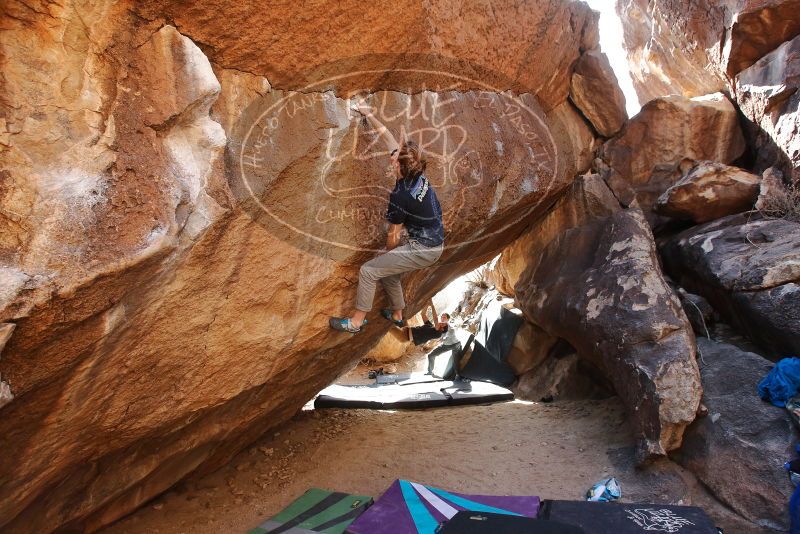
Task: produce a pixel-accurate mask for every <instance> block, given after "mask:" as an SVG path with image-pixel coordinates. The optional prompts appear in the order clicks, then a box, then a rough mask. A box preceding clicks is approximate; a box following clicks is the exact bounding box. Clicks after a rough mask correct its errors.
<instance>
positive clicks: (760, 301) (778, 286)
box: [660, 213, 800, 358]
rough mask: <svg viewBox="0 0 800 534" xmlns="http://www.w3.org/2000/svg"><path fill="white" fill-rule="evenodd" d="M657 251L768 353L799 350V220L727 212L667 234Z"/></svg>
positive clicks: (683, 280)
mask: <svg viewBox="0 0 800 534" xmlns="http://www.w3.org/2000/svg"><path fill="white" fill-rule="evenodd" d="M660 251H661V255H662V258H663V263H664V267H665V269H666V270H667V272H668V273H669V274H670V276H672V277H673V278H674V279H675V280H676V281H678V282H679V283H680V285H682V286H684V287H686V288H688V289H689V290H691V291H694V292H695V293H698V294H700V295H703V296H704V297H706V298H707V299H708V300H709V301H710V302H711V304H712V305H713V306H714V308H715V309H716V310H717V311H719V313H720V314H722V315H723V316H724V317H726V318H727V320H728V321H730V322H731V323H733V324H734V325H735V326H737V327H738V328H740V329H741V330H742V331H743V332H745V333H747V335H748V336H749V337H750V338H751V339H753V340H754V341H756V342H758V343H759V344H760V345H761V346H762V347H764V349H766V350H767V351H768V352H769V354H770V355H771V356H772V357H774V358H778V357H780V356H795V355H797V354H798V353H800V285H799V284H800V223H798V222H793V221H788V220H785V219H765V218H763V217H761V216H760V215H758V214H753V213H750V214H739V215H731V216H728V217H724V218H722V219H719V220H717V221H714V222H711V223H707V224H704V225H701V226H696V227H693V228H690V229H688V230H686V231H684V232H682V233H680V234H678V235H676V236H674V237H672V238H670V239H667V240H665V241H664V243H662V244H661V246H660Z"/></svg>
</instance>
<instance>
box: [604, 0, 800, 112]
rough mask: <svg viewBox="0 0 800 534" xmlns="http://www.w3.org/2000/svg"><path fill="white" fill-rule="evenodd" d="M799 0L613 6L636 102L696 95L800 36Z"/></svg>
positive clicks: (667, 0)
mask: <svg viewBox="0 0 800 534" xmlns="http://www.w3.org/2000/svg"><path fill="white" fill-rule="evenodd" d="M798 7H800V2H798V0H662V1H659V2H652V1H648V0H617V2H616V9H617V13H618V14H619V16H620V18H621V19H622V27H623V28H624V45H625V49H626V51H627V53H628V63H629V66H630V70H631V76H632V78H633V84H634V87H635V89H636V92H637V94H638V95H639V100H640V101H642V102H647V101H649V100H651V99H653V98H658V97H662V96H666V95H682V96H687V97H694V96H700V95H704V94H708V93H713V92H716V91H721V90H724V89H726V88H728V80H730V79H732V78H733V77H734V76H736V74H738V73H739V72H741V71H742V70H744V69H746V68H747V67H749V66H750V65H752V64H753V63H755V62H756V61H757V60H758V59H760V58H761V57H763V56H764V55H766V54H768V53H769V52H771V51H772V50H774V49H775V48H777V47H778V46H779V45H780V44H781V43H783V42H784V41H787V40H789V39H792V38H793V37H795V36H796V35H797V34H798V33H800V16H798Z"/></svg>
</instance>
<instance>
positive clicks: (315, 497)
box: [248, 488, 372, 534]
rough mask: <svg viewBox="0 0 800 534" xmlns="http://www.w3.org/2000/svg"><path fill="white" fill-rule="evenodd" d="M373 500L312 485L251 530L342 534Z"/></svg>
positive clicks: (275, 533)
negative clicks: (274, 514) (312, 486)
mask: <svg viewBox="0 0 800 534" xmlns="http://www.w3.org/2000/svg"><path fill="white" fill-rule="evenodd" d="M371 504H372V497H365V496H363V495H348V494H347V493H338V492H333V491H325V490H321V489H317V488H312V489H310V490H308V491H307V492H305V493H304V494H303V495H302V496H301V497H300V498H298V499H297V500H295V501H294V502H293V503H292V504H290V505H289V506H287V507H286V508H284V509H283V510H281V511H280V512H279V513H278V514H277V515H276V516H274V517H272V518H270V519H269V521H267V522H266V523H264V524H262V525H259V526H258V527H256V528H254V529H253V530H251V531H250V532H249V533H248V534H267V533H270V534H279V533H286V534H308V533H313V532H325V533H327V534H341V533H343V532H344V531H345V529H346V528H347V525H349V524H350V523H352V522H353V520H354V519H355V518H357V517H358V516H359V515H361V514H362V513H363V512H364V510H366V509H367V507H369V506H370V505H371Z"/></svg>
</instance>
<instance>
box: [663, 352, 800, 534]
mask: <svg viewBox="0 0 800 534" xmlns="http://www.w3.org/2000/svg"><path fill="white" fill-rule="evenodd" d="M697 348H698V350H699V351H700V352H701V353H702V354H703V360H704V362H705V363H704V364H703V365H702V366H701V369H700V373H701V378H702V381H703V404H704V405H705V406H706V407H707V408H708V415H707V416H705V417H701V418H698V419H697V421H695V422H694V424H692V425H691V426H690V427H689V428H688V429H687V430H686V434H685V436H684V440H683V447H681V449H680V451H679V452H678V454H677V455H676V458H677V460H678V461H679V462H680V463H681V464H682V465H684V466H685V467H686V468H687V469H689V470H690V471H692V472H693V473H694V474H695V475H697V477H698V478H699V479H700V480H701V481H702V482H703V483H704V484H705V485H706V486H707V487H708V488H709V489H710V490H711V491H712V492H713V493H714V495H716V497H717V498H718V499H719V500H720V501H722V502H723V503H725V504H726V505H728V506H730V507H731V508H732V509H733V510H735V511H736V512H738V513H739V514H741V515H742V516H744V517H746V518H747V519H749V520H750V521H752V522H754V523H756V524H758V525H760V526H762V527H769V528H773V529H779V530H786V529H787V528H788V526H789V525H788V514H787V512H786V503H787V502H788V501H789V497H790V496H791V494H792V491H793V490H794V488H793V487H792V485H791V483H790V482H789V480H788V478H787V476H786V472H785V470H784V469H783V467H782V466H783V462H785V461H786V459H787V458H791V457H792V455H793V445H794V444H795V443H796V442H797V441H798V434H797V430H796V429H795V428H794V426H793V424H792V422H791V420H790V418H789V414H788V412H787V411H786V410H785V409H782V408H778V407H776V406H773V405H771V404H770V403H768V402H764V401H762V400H761V399H760V398H759V397H758V395H757V394H756V389H755V384H757V383H758V381H759V380H761V378H763V376H764V375H765V374H766V373H767V372H768V371H769V370H770V368H771V367H772V365H771V363H770V362H769V361H768V360H766V359H764V358H762V357H761V356H759V355H757V354H753V353H752V352H744V351H742V350H740V349H738V348H736V347H735V346H733V345H728V344H725V343H717V342H714V341H710V340H708V339H703V338H698V339H697Z"/></svg>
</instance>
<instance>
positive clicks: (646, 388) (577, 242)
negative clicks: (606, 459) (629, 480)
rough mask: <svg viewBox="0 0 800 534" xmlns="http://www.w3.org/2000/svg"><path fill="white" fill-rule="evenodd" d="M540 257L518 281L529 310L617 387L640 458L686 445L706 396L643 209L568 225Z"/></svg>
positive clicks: (527, 312)
mask: <svg viewBox="0 0 800 534" xmlns="http://www.w3.org/2000/svg"><path fill="white" fill-rule="evenodd" d="M537 256H538V257H537V258H536V261H533V262H532V264H531V266H530V267H529V268H528V269H526V270H525V272H524V273H523V274H522V276H520V279H519V281H518V282H517V284H516V295H517V300H518V301H519V304H520V307H521V309H522V310H523V312H524V314H525V316H526V317H527V318H528V320H530V321H531V322H533V323H536V324H538V325H540V326H541V327H542V328H543V329H544V330H546V331H547V332H548V333H549V334H551V335H554V336H557V337H560V338H562V339H565V340H566V341H568V342H569V343H570V344H571V345H572V346H573V347H574V348H575V349H577V351H578V355H579V356H580V357H582V358H585V359H586V360H587V361H588V362H589V363H591V364H592V365H593V366H595V367H596V368H598V369H600V371H601V373H602V374H603V375H604V376H605V377H606V379H607V380H608V381H609V382H610V383H611V384H612V385H613V387H614V389H615V390H616V392H617V393H618V394H619V396H620V397H621V398H622V400H623V402H624V403H625V404H626V406H627V408H628V411H629V413H630V414H631V418H632V420H633V423H634V427H635V429H636V432H637V434H638V451H637V452H638V458H639V460H640V461H645V460H648V459H650V458H652V457H654V456H659V455H664V454H666V453H667V452H668V451H671V450H674V449H676V448H678V447H679V446H680V444H681V440H682V436H683V431H684V429H685V428H686V426H687V425H688V424H689V423H691V422H692V421H693V420H694V417H695V413H696V411H697V408H698V406H699V403H700V395H701V386H700V377H699V373H698V369H697V363H696V361H695V342H694V334H693V333H692V329H691V325H690V324H689V321H688V320H687V318H686V315H685V314H684V313H683V310H682V309H681V305H680V302H678V299H677V298H676V296H675V294H674V293H673V291H672V290H671V289H670V288H669V286H668V285H667V282H666V281H665V280H664V278H663V276H662V274H661V271H660V268H659V264H658V257H657V254H656V249H655V244H654V242H653V236H652V233H651V231H650V228H649V226H648V225H647V222H646V221H645V219H644V215H643V214H642V212H641V210H638V209H635V208H634V209H627V210H622V209H619V210H618V211H617V212H615V213H612V214H610V215H608V216H607V217H603V218H597V219H594V220H590V221H588V222H586V223H584V224H582V225H580V226H576V227H574V228H571V229H568V230H566V231H563V232H562V233H560V234H559V235H558V236H556V237H555V238H554V239H553V240H552V241H551V242H550V243H549V244H548V245H547V246H546V247H544V249H543V250H541V252H539V253H538V254H537Z"/></svg>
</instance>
